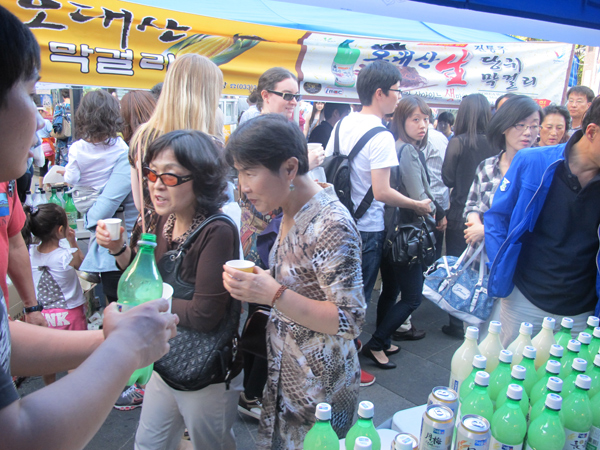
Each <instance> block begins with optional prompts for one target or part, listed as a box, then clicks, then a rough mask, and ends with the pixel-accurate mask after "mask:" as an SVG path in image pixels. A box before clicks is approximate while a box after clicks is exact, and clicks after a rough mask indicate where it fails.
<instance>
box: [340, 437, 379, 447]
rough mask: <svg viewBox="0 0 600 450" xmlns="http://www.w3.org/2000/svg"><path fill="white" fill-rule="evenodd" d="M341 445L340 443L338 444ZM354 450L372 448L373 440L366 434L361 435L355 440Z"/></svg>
mask: <svg viewBox="0 0 600 450" xmlns="http://www.w3.org/2000/svg"><path fill="white" fill-rule="evenodd" d="M338 447H339V444H338ZM353 448H354V450H372V449H373V448H374V447H373V442H372V441H371V439H369V438H368V437H366V436H359V437H357V438H356V441H354V447H353Z"/></svg>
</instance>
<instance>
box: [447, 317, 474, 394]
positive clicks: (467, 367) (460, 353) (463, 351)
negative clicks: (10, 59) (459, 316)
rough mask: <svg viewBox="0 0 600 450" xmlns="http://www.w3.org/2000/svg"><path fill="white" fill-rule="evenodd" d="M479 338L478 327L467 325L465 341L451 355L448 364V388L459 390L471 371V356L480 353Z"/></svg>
mask: <svg viewBox="0 0 600 450" xmlns="http://www.w3.org/2000/svg"><path fill="white" fill-rule="evenodd" d="M478 338H479V328H477V327H467V331H466V332H465V341H464V342H463V344H462V345H461V346H460V347H458V350H456V352H454V356H452V364H451V365H450V383H449V386H450V389H454V390H455V391H456V392H460V385H461V383H462V382H463V381H464V380H465V378H467V377H468V376H469V374H470V373H471V365H472V363H473V357H474V356H475V355H480V354H481V352H480V351H479V347H478V346H477V339H478Z"/></svg>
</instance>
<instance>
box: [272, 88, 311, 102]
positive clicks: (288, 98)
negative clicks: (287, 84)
mask: <svg viewBox="0 0 600 450" xmlns="http://www.w3.org/2000/svg"><path fill="white" fill-rule="evenodd" d="M267 92H269V93H271V94H275V95H279V96H280V97H282V98H283V99H284V100H285V101H286V102H291V101H292V100H296V101H300V99H301V98H302V96H301V95H300V94H292V93H290V92H279V91H272V90H271V89H267Z"/></svg>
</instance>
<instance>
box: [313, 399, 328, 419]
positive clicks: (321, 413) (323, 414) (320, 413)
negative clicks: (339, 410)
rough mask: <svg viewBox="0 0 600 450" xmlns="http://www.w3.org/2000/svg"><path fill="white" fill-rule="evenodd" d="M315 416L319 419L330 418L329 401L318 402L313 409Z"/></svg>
mask: <svg viewBox="0 0 600 450" xmlns="http://www.w3.org/2000/svg"><path fill="white" fill-rule="evenodd" d="M315 417H316V418H317V419H319V420H331V405H329V403H319V404H318V405H317V409H316V410H315Z"/></svg>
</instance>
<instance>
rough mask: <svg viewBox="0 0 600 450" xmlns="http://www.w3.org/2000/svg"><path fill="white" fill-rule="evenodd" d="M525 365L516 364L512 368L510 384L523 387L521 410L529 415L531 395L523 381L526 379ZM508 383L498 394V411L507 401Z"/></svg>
mask: <svg viewBox="0 0 600 450" xmlns="http://www.w3.org/2000/svg"><path fill="white" fill-rule="evenodd" d="M525 373H526V371H525V367H523V366H520V365H518V364H517V365H516V366H514V367H513V368H512V371H511V373H510V382H509V383H508V384H518V385H519V386H521V387H522V388H523V396H522V397H521V410H522V411H523V415H524V416H527V414H528V413H529V396H528V395H527V391H526V390H525V386H524V385H523V382H524V381H525ZM508 384H507V385H506V386H504V387H503V388H502V389H501V390H500V393H499V394H498V398H497V399H496V411H497V410H498V409H499V408H500V407H501V406H502V405H504V402H505V401H506V393H507V392H508Z"/></svg>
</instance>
